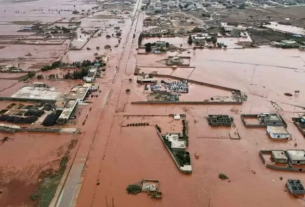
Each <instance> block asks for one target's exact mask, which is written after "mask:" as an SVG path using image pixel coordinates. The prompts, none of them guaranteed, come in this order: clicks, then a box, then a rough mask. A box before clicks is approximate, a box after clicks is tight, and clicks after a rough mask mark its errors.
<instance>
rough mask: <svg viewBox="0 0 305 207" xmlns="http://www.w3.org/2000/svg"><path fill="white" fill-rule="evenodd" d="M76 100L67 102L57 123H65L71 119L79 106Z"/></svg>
mask: <svg viewBox="0 0 305 207" xmlns="http://www.w3.org/2000/svg"><path fill="white" fill-rule="evenodd" d="M77 103H78V102H77V101H76V100H70V101H68V102H67V103H66V105H65V108H64V110H63V111H62V112H61V114H60V116H59V117H58V119H57V124H65V123H67V122H68V121H69V118H70V117H71V115H72V113H73V112H74V110H75V108H76V106H77Z"/></svg>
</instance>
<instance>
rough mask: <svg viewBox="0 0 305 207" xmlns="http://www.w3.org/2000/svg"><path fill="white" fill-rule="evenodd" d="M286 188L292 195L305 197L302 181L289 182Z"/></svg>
mask: <svg viewBox="0 0 305 207" xmlns="http://www.w3.org/2000/svg"><path fill="white" fill-rule="evenodd" d="M286 187H287V188H288V190H289V192H290V193H291V194H292V195H304V194H305V189H304V186H303V184H302V182H301V181H300V180H291V179H289V180H287V183H286Z"/></svg>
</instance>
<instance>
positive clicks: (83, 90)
mask: <svg viewBox="0 0 305 207" xmlns="http://www.w3.org/2000/svg"><path fill="white" fill-rule="evenodd" d="M88 90H89V88H88V87H83V86H82V85H77V86H75V87H74V88H73V89H72V90H71V91H70V93H68V94H67V95H66V99H70V100H77V99H80V100H84V99H85V97H86V94H87V92H88Z"/></svg>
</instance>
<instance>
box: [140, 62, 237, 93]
mask: <svg viewBox="0 0 305 207" xmlns="http://www.w3.org/2000/svg"><path fill="white" fill-rule="evenodd" d="M179 67H181V66H179ZM140 68H141V67H140ZM187 68H191V67H187ZM135 75H139V74H137V73H136V71H135ZM153 76H155V77H160V78H172V79H176V80H180V81H181V80H185V78H180V77H177V76H172V75H164V74H153ZM187 80H188V82H189V83H194V84H198V85H204V86H208V87H212V88H218V89H222V90H226V91H240V90H238V89H235V88H229V87H224V86H220V85H215V84H211V83H205V82H201V81H196V80H190V79H187Z"/></svg>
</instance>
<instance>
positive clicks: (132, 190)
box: [126, 185, 142, 195]
mask: <svg viewBox="0 0 305 207" xmlns="http://www.w3.org/2000/svg"><path fill="white" fill-rule="evenodd" d="M126 191H127V193H128V194H134V195H137V194H138V193H141V192H142V188H141V186H139V185H128V187H127V188H126Z"/></svg>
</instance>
